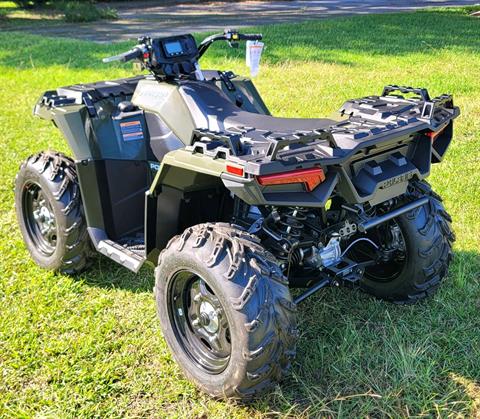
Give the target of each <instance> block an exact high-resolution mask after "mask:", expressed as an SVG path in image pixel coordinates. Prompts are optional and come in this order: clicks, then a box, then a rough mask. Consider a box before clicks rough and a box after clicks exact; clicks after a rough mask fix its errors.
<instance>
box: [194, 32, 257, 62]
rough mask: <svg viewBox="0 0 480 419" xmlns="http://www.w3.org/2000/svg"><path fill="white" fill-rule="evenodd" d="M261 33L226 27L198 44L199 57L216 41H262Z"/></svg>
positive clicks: (230, 42)
mask: <svg viewBox="0 0 480 419" xmlns="http://www.w3.org/2000/svg"><path fill="white" fill-rule="evenodd" d="M261 40H262V34H261V33H256V34H255V33H252V34H243V33H238V32H237V31H236V30H233V29H225V31H224V32H223V33H217V34H215V35H210V36H208V37H207V38H205V39H204V40H203V41H202V42H200V45H199V46H198V52H199V58H200V57H201V56H202V55H203V54H205V51H207V49H208V47H209V46H210V45H212V44H213V43H214V42H215V41H227V42H228V43H229V44H230V45H231V44H232V43H236V42H237V41H261Z"/></svg>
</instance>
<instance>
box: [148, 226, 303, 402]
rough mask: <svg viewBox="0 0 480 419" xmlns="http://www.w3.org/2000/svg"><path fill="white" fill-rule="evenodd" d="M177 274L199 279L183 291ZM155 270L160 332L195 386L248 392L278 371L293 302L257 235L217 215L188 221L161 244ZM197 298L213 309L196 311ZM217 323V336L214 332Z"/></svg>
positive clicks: (291, 328) (291, 350)
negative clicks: (192, 222)
mask: <svg viewBox="0 0 480 419" xmlns="http://www.w3.org/2000/svg"><path fill="white" fill-rule="evenodd" d="M179 275H180V276H179ZM181 275H183V279H182V281H184V283H185V284H187V283H188V281H193V282H191V283H192V284H196V283H197V282H198V281H203V282H201V283H200V285H198V286H197V285H191V287H192V288H193V289H194V291H193V292H192V293H191V289H192V288H190V289H189V290H188V291H185V292H183V291H181V289H182V288H181V287H180V288H179V286H178V285H176V284H178V281H179V279H178V278H181ZM189 276H190V277H191V279H189ZM155 278H156V285H155V289H154V291H155V297H156V303H157V311H158V315H159V317H160V323H161V326H162V330H163V334H164V337H165V339H166V341H167V343H168V345H169V347H170V349H171V351H172V355H173V357H174V358H175V360H176V361H177V363H178V364H179V365H180V367H181V369H182V370H183V372H184V374H185V375H186V376H187V377H188V378H189V379H190V380H191V381H193V382H194V383H196V385H197V386H198V387H199V388H200V389H201V390H203V391H204V392H206V393H208V394H209V395H211V396H213V397H215V398H224V397H230V398H236V399H242V400H249V399H252V398H253V397H255V396H256V395H258V394H259V393H261V392H263V391H265V390H267V389H269V388H271V387H272V386H273V385H274V384H275V383H276V382H277V381H279V380H280V379H281V377H282V375H283V374H284V373H285V371H286V370H287V369H288V368H289V366H290V361H291V359H292V358H293V357H294V355H295V345H296V336H297V330H296V316H295V312H296V306H295V305H294V304H293V302H292V299H291V296H290V291H289V288H288V283H287V280H286V278H285V277H284V276H283V274H282V272H281V270H280V269H279V267H278V266H277V264H276V262H275V259H274V257H273V256H272V255H271V254H270V253H268V252H267V251H266V250H265V249H264V248H263V247H262V246H261V244H260V242H259V240H258V239H257V238H256V237H255V236H252V235H250V234H248V233H246V232H244V231H241V230H239V229H236V228H234V227H232V226H230V225H229V224H223V223H221V224H220V223H217V224H211V223H209V224H200V225H197V226H194V227H190V228H188V229H187V230H185V232H184V233H183V234H182V235H181V236H176V237H174V238H173V239H172V240H170V242H169V244H168V245H167V247H166V248H165V249H164V250H163V251H162V253H161V254H160V257H159V263H158V267H157V268H156V270H155ZM202 284H203V285H202ZM194 287H195V288H194ZM202 289H203V291H202ZM175 290H177V291H175ZM190 293H191V294H190ZM182 295H186V297H185V302H184V304H183V305H182V304H180V302H179V301H180V300H181V298H182ZM190 295H193V297H191V296H190ZM195 304H197V306H196V305H195ZM202 304H204V306H205V307H208V308H209V309H208V311H209V313H212V314H211V315H205V313H200V315H199V316H197V314H196V313H198V311H196V309H195V307H198V305H199V306H200V307H202ZM211 306H214V307H215V309H214V310H212V309H210V307H211ZM202 316H203V317H202ZM202 319H203V320H202ZM200 321H201V322H202V323H200V325H199V322H200ZM218 324H223V326H222V328H223V330H224V333H222V336H223V337H222V336H217V335H215V334H216V333H217V334H218V335H220V332H219V330H220V327H217V325H218ZM212 325H213V326H212ZM209 328H210V329H209ZM227 329H228V332H227ZM195 335H197V337H198V338H199V339H198V340H196V337H195ZM225 336H227V338H225ZM211 342H213V343H212V344H210V343H211ZM215 342H223V344H222V345H216V344H215ZM210 346H211V347H210Z"/></svg>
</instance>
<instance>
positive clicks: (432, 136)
mask: <svg viewBox="0 0 480 419" xmlns="http://www.w3.org/2000/svg"><path fill="white" fill-rule="evenodd" d="M445 128H447V126H445V127H443V128H442V129H440V130H438V131H428V132H427V137H430V139H431V140H432V143H433V142H434V141H435V139H436V138H437V137H438V136H439V135H440V134H441V133H442V132H443V131H444V130H445Z"/></svg>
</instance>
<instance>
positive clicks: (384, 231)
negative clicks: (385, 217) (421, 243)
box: [354, 220, 408, 283]
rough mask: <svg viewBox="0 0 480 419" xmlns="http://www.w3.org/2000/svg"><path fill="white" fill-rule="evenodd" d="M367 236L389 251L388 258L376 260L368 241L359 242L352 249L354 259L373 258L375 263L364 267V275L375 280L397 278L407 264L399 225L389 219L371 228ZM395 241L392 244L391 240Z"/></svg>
mask: <svg viewBox="0 0 480 419" xmlns="http://www.w3.org/2000/svg"><path fill="white" fill-rule="evenodd" d="M367 237H368V238H369V239H370V240H372V241H373V242H374V243H376V244H377V245H379V246H380V247H381V249H383V250H384V251H385V252H391V255H390V257H389V258H388V259H385V260H378V258H377V253H376V252H375V249H374V248H373V247H372V246H371V245H370V244H368V243H366V244H365V243H362V242H360V243H359V245H358V246H356V247H355V250H354V255H355V256H354V259H355V260H357V261H360V262H365V261H369V260H375V261H376V262H375V264H374V265H372V266H367V267H366V268H365V277H366V278H368V279H370V280H372V281H375V282H383V283H387V282H391V281H394V280H395V279H396V278H398V277H399V276H400V275H401V274H402V272H403V270H404V269H405V266H406V264H407V257H408V254H407V250H406V243H405V238H404V236H403V233H402V229H401V227H400V225H399V224H398V223H397V222H396V221H395V220H392V221H389V222H387V223H384V224H382V225H380V226H378V227H377V228H375V229H372V230H371V231H369V232H368V234H367ZM394 241H396V242H397V244H396V245H395V246H394V245H393V244H392V242H394Z"/></svg>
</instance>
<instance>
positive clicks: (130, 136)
mask: <svg viewBox="0 0 480 419" xmlns="http://www.w3.org/2000/svg"><path fill="white" fill-rule="evenodd" d="M120 130H121V132H122V138H123V141H134V140H143V128H142V123H141V122H140V121H130V122H121V123H120Z"/></svg>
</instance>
